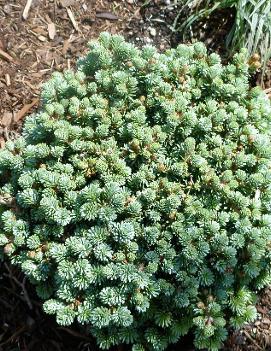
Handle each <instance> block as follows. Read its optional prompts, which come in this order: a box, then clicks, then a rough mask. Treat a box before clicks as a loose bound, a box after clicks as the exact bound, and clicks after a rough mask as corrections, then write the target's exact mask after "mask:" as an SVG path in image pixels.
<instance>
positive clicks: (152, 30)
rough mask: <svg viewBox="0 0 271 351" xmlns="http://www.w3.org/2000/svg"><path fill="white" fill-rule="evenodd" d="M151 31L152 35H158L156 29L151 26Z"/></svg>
mask: <svg viewBox="0 0 271 351" xmlns="http://www.w3.org/2000/svg"><path fill="white" fill-rule="evenodd" d="M149 32H150V35H151V36H152V37H155V36H156V29H155V28H152V27H151V28H149Z"/></svg>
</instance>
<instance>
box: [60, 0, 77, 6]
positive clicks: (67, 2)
mask: <svg viewBox="0 0 271 351" xmlns="http://www.w3.org/2000/svg"><path fill="white" fill-rule="evenodd" d="M74 4H75V0H60V5H61V6H62V7H68V6H72V5H74Z"/></svg>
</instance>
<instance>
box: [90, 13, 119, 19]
mask: <svg viewBox="0 0 271 351" xmlns="http://www.w3.org/2000/svg"><path fill="white" fill-rule="evenodd" d="M96 17H97V18H102V19H107V20H110V21H117V20H118V19H119V18H118V16H116V15H115V14H114V13H111V12H97V13H96Z"/></svg>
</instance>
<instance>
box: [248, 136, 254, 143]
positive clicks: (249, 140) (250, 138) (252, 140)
mask: <svg viewBox="0 0 271 351" xmlns="http://www.w3.org/2000/svg"><path fill="white" fill-rule="evenodd" d="M247 139H248V142H249V143H253V142H254V141H255V136H254V135H249V136H248V137H247Z"/></svg>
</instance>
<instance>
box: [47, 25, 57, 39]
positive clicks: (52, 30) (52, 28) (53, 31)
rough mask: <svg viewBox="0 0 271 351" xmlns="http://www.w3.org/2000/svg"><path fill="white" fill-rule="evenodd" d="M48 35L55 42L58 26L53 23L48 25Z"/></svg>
mask: <svg viewBox="0 0 271 351" xmlns="http://www.w3.org/2000/svg"><path fill="white" fill-rule="evenodd" d="M48 34H49V38H50V39H51V40H54V37H55V35H56V26H55V24H54V23H53V22H52V23H48Z"/></svg>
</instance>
